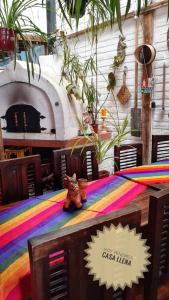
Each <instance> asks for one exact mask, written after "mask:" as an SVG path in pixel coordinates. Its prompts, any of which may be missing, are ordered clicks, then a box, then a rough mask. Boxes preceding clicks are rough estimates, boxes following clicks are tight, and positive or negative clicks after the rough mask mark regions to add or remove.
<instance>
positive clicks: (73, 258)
mask: <svg viewBox="0 0 169 300" xmlns="http://www.w3.org/2000/svg"><path fill="white" fill-rule="evenodd" d="M140 220H141V215H140V211H139V210H138V208H137V207H136V206H135V205H134V204H131V205H129V206H128V207H126V208H125V209H122V210H120V211H117V212H113V213H110V214H106V215H103V216H101V217H96V218H92V219H90V220H87V221H84V222H81V223H78V224H76V225H73V226H70V227H66V228H63V229H59V230H57V231H55V232H51V233H48V234H44V235H42V236H39V237H34V238H31V239H30V240H29V241H28V248H29V257H30V266H31V279H32V287H33V299H34V300H35V299H36V300H49V299H59V300H60V299H62V300H93V299H97V300H103V299H104V300H110V299H111V300H123V299H126V294H127V290H128V289H126V290H124V291H122V290H121V289H118V290H117V291H113V289H109V290H106V288H105V287H103V286H102V287H100V286H99V284H98V281H93V277H92V276H91V275H88V269H87V268H86V267H85V265H86V262H85V260H84V257H85V256H86V253H85V249H87V243H88V242H89V241H91V235H95V234H96V233H97V230H102V229H103V226H107V227H110V225H111V224H114V225H118V224H119V223H121V224H122V225H123V226H125V225H129V226H130V228H133V227H135V228H137V229H139V226H140Z"/></svg>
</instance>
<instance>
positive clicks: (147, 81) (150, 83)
mask: <svg viewBox="0 0 169 300" xmlns="http://www.w3.org/2000/svg"><path fill="white" fill-rule="evenodd" d="M153 87H154V78H153V77H152V78H144V77H143V78H142V83H141V93H142V94H151V93H152V91H153Z"/></svg>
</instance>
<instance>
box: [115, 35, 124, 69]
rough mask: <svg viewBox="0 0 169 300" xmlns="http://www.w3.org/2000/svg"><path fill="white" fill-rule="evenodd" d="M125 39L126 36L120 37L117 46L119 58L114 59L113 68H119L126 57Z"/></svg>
mask: <svg viewBox="0 0 169 300" xmlns="http://www.w3.org/2000/svg"><path fill="white" fill-rule="evenodd" d="M125 39H126V38H125V37H124V35H119V42H118V45H117V56H115V57H114V63H113V66H114V67H119V66H120V65H121V64H122V63H123V61H124V59H125V57H126V50H125V49H126V48H127V45H126V43H125Z"/></svg>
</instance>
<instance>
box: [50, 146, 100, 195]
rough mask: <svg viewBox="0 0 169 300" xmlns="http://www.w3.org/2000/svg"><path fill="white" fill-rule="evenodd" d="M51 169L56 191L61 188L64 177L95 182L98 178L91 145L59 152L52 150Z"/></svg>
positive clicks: (93, 149) (93, 150)
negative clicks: (74, 175) (73, 176)
mask: <svg viewBox="0 0 169 300" xmlns="http://www.w3.org/2000/svg"><path fill="white" fill-rule="evenodd" d="M53 168H54V178H55V187H56V189H61V188H63V178H64V177H65V175H68V176H72V175H73V173H76V176H77V178H86V179H88V180H95V179H97V178H98V176H99V175H98V164H97V161H96V157H95V148H94V146H93V145H86V146H85V147H84V146H79V147H75V148H74V150H72V148H66V149H61V150H53Z"/></svg>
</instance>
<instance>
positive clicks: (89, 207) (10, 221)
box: [0, 176, 153, 300]
mask: <svg viewBox="0 0 169 300" xmlns="http://www.w3.org/2000/svg"><path fill="white" fill-rule="evenodd" d="M152 191H153V189H152V188H147V187H146V186H145V185H142V184H139V183H136V182H133V181H131V180H127V179H125V178H122V177H120V176H110V177H106V178H103V179H100V180H96V181H94V182H92V183H90V184H89V186H88V188H87V199H88V201H87V202H86V203H85V204H84V207H83V209H82V210H78V211H74V212H72V213H70V212H64V211H63V209H62V207H63V202H64V199H65V197H66V191H65V190H60V191H58V192H52V193H48V194H44V195H42V196H37V197H34V198H30V199H28V200H24V201H20V202H17V203H15V204H9V205H6V206H1V207H0V234H1V236H0V281H1V282H2V284H1V285H0V300H10V299H17V300H23V299H24V300H25V299H26V297H29V296H30V293H31V288H30V267H29V258H28V250H27V240H28V239H30V238H31V237H32V236H37V235H40V234H43V233H47V232H49V231H53V230H56V229H58V228H60V227H66V226H69V225H73V224H76V223H79V222H81V221H84V220H87V219H90V218H93V217H97V216H100V215H103V214H107V213H109V212H112V211H115V210H118V209H121V208H122V207H125V206H127V205H128V204H129V203H131V201H135V203H136V204H137V205H140V208H141V209H142V222H143V223H144V222H146V218H147V211H148V195H149V194H150V192H152Z"/></svg>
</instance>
